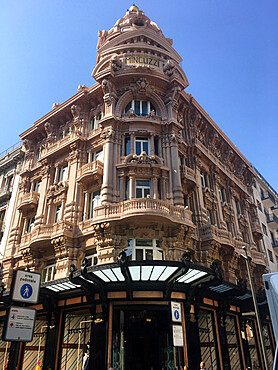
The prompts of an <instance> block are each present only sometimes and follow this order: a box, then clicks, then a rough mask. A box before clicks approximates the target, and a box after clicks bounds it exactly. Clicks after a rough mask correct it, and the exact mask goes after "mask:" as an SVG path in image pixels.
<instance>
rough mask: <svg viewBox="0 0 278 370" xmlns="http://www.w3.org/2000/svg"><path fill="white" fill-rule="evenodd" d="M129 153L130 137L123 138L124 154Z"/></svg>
mask: <svg viewBox="0 0 278 370" xmlns="http://www.w3.org/2000/svg"><path fill="white" fill-rule="evenodd" d="M129 154H130V137H126V138H125V155H129Z"/></svg>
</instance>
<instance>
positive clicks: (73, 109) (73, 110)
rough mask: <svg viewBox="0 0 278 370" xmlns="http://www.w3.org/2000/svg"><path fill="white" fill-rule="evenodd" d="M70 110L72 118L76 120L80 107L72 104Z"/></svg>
mask: <svg viewBox="0 0 278 370" xmlns="http://www.w3.org/2000/svg"><path fill="white" fill-rule="evenodd" d="M70 110H71V114H72V116H73V118H74V120H77V119H78V118H79V116H80V112H81V109H80V107H79V106H78V105H75V104H73V105H72V106H71V107H70Z"/></svg>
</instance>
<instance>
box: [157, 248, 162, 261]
mask: <svg viewBox="0 0 278 370" xmlns="http://www.w3.org/2000/svg"><path fill="white" fill-rule="evenodd" d="M156 259H157V260H160V261H162V260H164V257H163V251H160V250H158V251H156Z"/></svg>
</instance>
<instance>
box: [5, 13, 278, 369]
mask: <svg viewBox="0 0 278 370" xmlns="http://www.w3.org/2000/svg"><path fill="white" fill-rule="evenodd" d="M97 49H98V54H97V63H96V66H95V68H94V70H93V73H92V76H93V77H94V78H95V80H96V81H97V83H96V84H95V85H93V86H92V87H90V88H87V87H86V86H79V87H78V92H77V94H76V95H74V96H73V97H71V98H70V99H68V100H67V101H66V102H64V103H63V104H55V105H54V106H53V109H52V111H50V112H49V113H48V114H46V115H45V116H44V117H42V118H41V119H39V120H38V121H36V122H35V123H34V125H33V126H32V127H30V128H29V129H28V130H27V131H25V132H24V133H23V134H21V139H22V140H23V143H24V146H25V150H26V157H25V164H24V167H23V171H22V176H21V183H20V192H19V197H18V203H17V207H16V211H15V214H14V218H13V224H12V225H11V231H10V235H9V241H8V245H7V247H6V252H5V256H4V259H3V265H4V269H3V273H4V279H5V281H6V283H7V284H8V286H9V284H10V282H11V278H12V273H13V269H15V268H28V269H30V270H31V271H38V272H41V273H42V280H43V283H42V288H41V301H40V305H38V306H37V309H38V315H37V322H36V329H35V337H34V340H33V342H32V343H30V344H27V345H26V346H22V348H21V352H20V353H21V360H20V361H21V365H20V366H21V368H22V369H25V368H35V365H36V362H37V360H38V359H39V360H40V361H41V362H43V368H44V369H48V368H55V369H58V368H59V369H72V368H78V369H79V368H80V367H81V363H82V360H83V354H84V353H85V352H86V351H87V348H88V346H89V348H90V361H91V362H90V366H91V368H93V369H100V370H103V369H105V368H109V367H113V369H114V370H118V369H121V370H124V369H126V370H127V369H162V368H164V369H174V368H180V366H184V365H185V364H189V366H190V368H191V369H198V368H199V364H200V362H201V360H203V361H205V362H206V367H207V368H209V369H233V370H234V369H246V367H247V366H249V365H251V363H252V364H253V363H254V362H257V363H259V364H260V366H261V368H263V363H262V357H261V348H260V345H259V341H258V336H257V327H256V322H255V320H254V317H253V316H252V315H251V316H248V315H245V316H243V315H242V313H244V312H250V311H251V310H253V309H252V302H251V299H250V297H251V295H250V292H249V291H248V290H247V289H246V277H247V272H246V267H245V260H244V259H243V258H242V257H241V253H242V246H247V248H248V254H249V256H250V258H251V266H252V274H253V277H254V282H255V286H256V289H257V290H259V288H260V287H261V286H262V274H263V273H265V272H268V271H269V268H268V267H267V266H266V261H265V258H264V254H265V252H264V249H263V247H262V243H261V240H262V237H263V232H262V229H261V226H260V225H259V223H258V220H257V212H258V211H257V204H256V203H255V202H254V200H253V197H252V184H253V182H254V180H255V177H256V173H255V171H254V170H253V168H252V166H251V165H250V163H249V162H248V161H247V160H246V159H245V158H244V156H243V155H242V154H241V153H240V152H239V150H238V149H237V148H236V147H235V146H234V145H233V144H232V143H231V142H230V140H229V139H228V138H227V137H226V136H225V135H224V134H223V132H222V131H221V130H220V129H219V128H218V126H217V125H216V124H215V123H214V122H213V120H212V119H211V118H210V117H209V116H208V114H207V113H206V112H205V111H204V110H203V109H202V107H200V105H199V104H198V103H197V102H196V100H195V99H194V98H193V97H192V96H191V95H188V94H187V93H186V92H185V91H184V89H185V88H186V87H187V86H188V81H187V78H186V75H185V73H184V71H183V70H182V68H181V66H180V63H181V61H182V59H181V57H180V56H179V55H178V53H177V52H176V51H175V50H174V49H173V47H172V40H171V39H167V38H165V37H164V35H163V34H162V31H161V30H160V28H159V27H158V26H157V25H156V24H155V23H154V22H151V21H150V19H149V18H147V17H146V16H145V15H144V13H143V12H142V11H141V10H139V9H138V8H137V7H136V6H132V7H131V9H130V10H129V11H128V12H127V13H126V15H125V17H124V18H122V19H120V20H118V21H117V22H116V24H115V26H114V27H113V28H112V29H111V30H110V31H109V32H107V31H99V41H98V45H97ZM84 257H86V258H84ZM69 275H70V277H69ZM170 301H175V302H176V303H180V304H181V311H180V312H179V310H178V309H177V312H175V315H174V316H173V317H172V318H171V314H170V307H169V302H170ZM180 319H181V322H180ZM264 319H266V317H264ZM175 320H176V321H177V325H178V327H174V329H175V330H177V331H179V329H180V328H182V332H181V338H180V339H179V341H180V342H179V343H178V346H174V345H173V338H172V332H171V330H172V321H174V322H175ZM263 322H264V335H265V340H266V350H267V354H268V357H269V362H270V363H271V362H272V361H273V345H274V344H273V340H272V338H273V336H272V331H271V327H270V324H269V322H268V321H267V320H264V321H263ZM177 340H178V339H177ZM182 340H183V342H184V344H182V343H181V341H182ZM4 346H5V344H3V343H2V350H1V351H2V352H1V353H4V352H5V351H4ZM39 348H43V349H44V350H41V351H40V352H39ZM2 358H3V357H2ZM0 365H1V366H2V364H0Z"/></svg>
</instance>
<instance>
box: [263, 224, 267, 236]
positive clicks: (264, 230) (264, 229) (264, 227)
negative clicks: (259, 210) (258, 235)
mask: <svg viewBox="0 0 278 370" xmlns="http://www.w3.org/2000/svg"><path fill="white" fill-rule="evenodd" d="M262 228H263V232H264V234H265V235H267V229H266V226H265V225H264V224H262Z"/></svg>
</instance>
